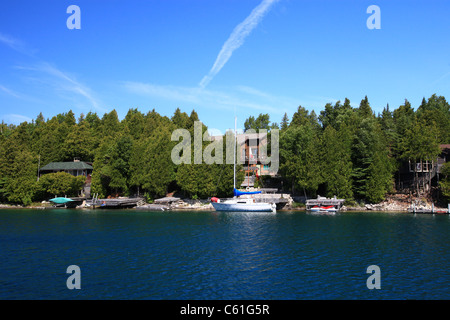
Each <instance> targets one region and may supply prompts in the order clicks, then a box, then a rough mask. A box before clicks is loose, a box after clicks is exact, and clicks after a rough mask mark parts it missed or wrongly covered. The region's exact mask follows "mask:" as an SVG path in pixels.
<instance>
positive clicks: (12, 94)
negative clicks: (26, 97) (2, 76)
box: [0, 84, 22, 99]
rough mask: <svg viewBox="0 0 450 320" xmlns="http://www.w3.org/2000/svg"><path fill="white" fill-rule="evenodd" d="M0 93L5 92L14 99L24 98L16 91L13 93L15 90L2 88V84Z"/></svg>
mask: <svg viewBox="0 0 450 320" xmlns="http://www.w3.org/2000/svg"><path fill="white" fill-rule="evenodd" d="M0 91H2V92H4V93H6V94H7V95H10V96H12V97H14V98H18V99H21V98H22V96H21V95H20V94H18V93H17V92H15V91H13V90H11V89H9V88H7V87H5V86H2V85H1V84H0Z"/></svg>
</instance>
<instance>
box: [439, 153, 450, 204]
mask: <svg viewBox="0 0 450 320" xmlns="http://www.w3.org/2000/svg"><path fill="white" fill-rule="evenodd" d="M441 174H442V176H443V179H442V180H441V181H440V182H439V184H440V187H441V191H442V194H443V195H444V197H446V198H447V200H449V201H450V162H446V163H445V164H444V165H443V166H442V168H441Z"/></svg>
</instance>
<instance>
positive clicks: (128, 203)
mask: <svg viewBox="0 0 450 320" xmlns="http://www.w3.org/2000/svg"><path fill="white" fill-rule="evenodd" d="M141 203H144V199H143V198H123V199H120V198H119V199H94V200H91V202H90V203H89V204H90V205H91V206H92V208H94V209H124V208H134V207H136V206H137V205H139V204H141Z"/></svg>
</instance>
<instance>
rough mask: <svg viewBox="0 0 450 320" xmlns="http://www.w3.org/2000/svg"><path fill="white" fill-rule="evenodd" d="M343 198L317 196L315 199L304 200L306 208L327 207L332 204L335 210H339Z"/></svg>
mask: <svg viewBox="0 0 450 320" xmlns="http://www.w3.org/2000/svg"><path fill="white" fill-rule="evenodd" d="M344 202H345V199H337V198H336V197H334V198H325V197H321V196H318V197H317V199H309V200H306V210H311V209H312V208H313V207H316V206H317V207H328V206H333V207H334V208H336V209H337V210H340V209H341V207H342V205H343V204H344Z"/></svg>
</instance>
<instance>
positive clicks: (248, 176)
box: [211, 131, 275, 188]
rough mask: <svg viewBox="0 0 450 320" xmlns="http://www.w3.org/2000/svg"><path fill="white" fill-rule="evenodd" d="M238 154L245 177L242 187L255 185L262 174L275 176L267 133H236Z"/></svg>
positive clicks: (219, 138)
mask: <svg viewBox="0 0 450 320" xmlns="http://www.w3.org/2000/svg"><path fill="white" fill-rule="evenodd" d="M221 139H223V136H212V137H211V141H217V140H221ZM236 140H237V155H236V162H237V163H238V164H242V165H243V167H244V171H245V179H244V181H243V182H242V183H241V187H243V188H245V187H254V186H255V183H256V179H258V177H260V176H275V174H274V173H273V172H271V171H270V165H271V163H270V162H269V161H268V156H267V154H268V153H269V150H268V144H267V133H263V132H260V133H255V132H254V131H253V132H244V133H241V134H237V135H236Z"/></svg>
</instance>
